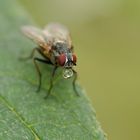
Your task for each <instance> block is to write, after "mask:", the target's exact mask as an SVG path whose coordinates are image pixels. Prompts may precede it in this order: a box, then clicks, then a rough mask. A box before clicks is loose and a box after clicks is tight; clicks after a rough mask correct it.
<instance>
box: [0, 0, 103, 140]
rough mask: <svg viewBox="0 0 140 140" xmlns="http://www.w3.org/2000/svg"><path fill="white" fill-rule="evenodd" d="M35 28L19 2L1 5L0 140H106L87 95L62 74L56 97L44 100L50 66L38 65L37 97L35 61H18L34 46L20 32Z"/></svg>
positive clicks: (4, 0)
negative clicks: (39, 76)
mask: <svg viewBox="0 0 140 140" xmlns="http://www.w3.org/2000/svg"><path fill="white" fill-rule="evenodd" d="M26 24H33V22H32V21H31V19H30V17H29V15H28V14H27V13H26V11H25V10H23V8H22V7H21V6H20V5H19V4H18V3H17V2H16V1H15V0H12V1H9V0H0V139H1V140H34V139H35V140H105V139H106V138H105V136H104V132H103V131H102V129H101V128H100V125H99V123H98V121H97V120H96V114H95V111H94V109H93V108H92V106H91V105H90V103H89V101H88V99H87V97H86V95H85V93H84V91H83V90H82V88H81V87H80V86H79V85H77V89H78V92H79V93H80V97H77V96H76V95H75V93H74V91H73V88H72V79H70V80H65V79H63V78H62V76H61V72H62V70H61V69H59V70H58V72H57V74H56V76H55V80H54V88H53V90H52V94H51V95H50V96H49V98H48V99H47V100H44V98H43V97H44V96H45V95H46V92H47V89H48V87H49V80H50V76H51V71H52V66H48V65H42V64H40V68H41V71H42V73H43V82H42V83H43V84H42V88H41V91H40V92H39V93H36V89H37V86H38V77H37V73H36V70H35V67H34V65H33V63H32V61H31V60H29V61H20V60H19V58H20V57H22V56H25V55H26V56H28V55H29V54H30V52H31V50H32V49H33V48H34V47H35V44H33V43H32V42H31V41H29V40H28V39H26V38H25V37H24V36H23V35H22V33H21V32H20V28H21V26H22V25H26Z"/></svg>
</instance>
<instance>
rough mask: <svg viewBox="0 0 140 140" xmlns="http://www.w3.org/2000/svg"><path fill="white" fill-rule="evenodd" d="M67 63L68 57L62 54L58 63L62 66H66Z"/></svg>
mask: <svg viewBox="0 0 140 140" xmlns="http://www.w3.org/2000/svg"><path fill="white" fill-rule="evenodd" d="M65 62H66V55H65V54H60V56H59V57H58V63H59V65H60V66H64V64H65Z"/></svg>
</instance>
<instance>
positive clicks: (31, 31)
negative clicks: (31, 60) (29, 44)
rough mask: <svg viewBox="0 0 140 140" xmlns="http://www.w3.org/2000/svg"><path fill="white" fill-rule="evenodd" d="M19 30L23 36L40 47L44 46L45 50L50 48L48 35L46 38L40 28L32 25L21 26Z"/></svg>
mask: <svg viewBox="0 0 140 140" xmlns="http://www.w3.org/2000/svg"><path fill="white" fill-rule="evenodd" d="M21 30H22V32H23V33H24V35H25V36H27V37H28V38H30V39H31V40H33V41H34V42H35V43H36V44H38V45H39V46H40V47H42V48H44V49H45V50H46V51H49V50H50V42H49V37H48V38H47V36H46V35H45V34H44V33H43V31H42V30H41V29H39V28H37V27H34V26H23V27H22V28H21ZM46 38H47V39H46Z"/></svg>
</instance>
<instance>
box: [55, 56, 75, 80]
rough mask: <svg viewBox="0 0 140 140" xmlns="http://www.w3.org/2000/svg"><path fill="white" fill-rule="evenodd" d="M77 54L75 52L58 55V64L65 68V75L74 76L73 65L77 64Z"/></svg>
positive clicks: (67, 76) (66, 76)
mask: <svg viewBox="0 0 140 140" xmlns="http://www.w3.org/2000/svg"><path fill="white" fill-rule="evenodd" d="M76 61H77V58H76V55H75V54H73V53H62V54H60V55H59V56H58V64H59V65H60V66H61V67H63V68H64V70H63V77H64V78H66V79H67V78H70V77H72V76H73V70H72V67H73V66H76Z"/></svg>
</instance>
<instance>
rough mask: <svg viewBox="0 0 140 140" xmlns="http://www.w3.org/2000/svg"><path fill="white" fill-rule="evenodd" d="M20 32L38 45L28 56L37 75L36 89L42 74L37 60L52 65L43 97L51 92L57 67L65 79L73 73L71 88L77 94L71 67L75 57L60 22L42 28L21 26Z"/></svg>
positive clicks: (65, 31) (73, 64)
mask: <svg viewBox="0 0 140 140" xmlns="http://www.w3.org/2000/svg"><path fill="white" fill-rule="evenodd" d="M22 32H23V33H24V35H25V36H27V37H28V38H29V39H31V40H33V41H34V42H35V43H36V44H37V46H38V47H36V48H34V49H33V50H32V53H31V55H30V56H29V58H33V62H34V64H35V67H36V70H37V73H38V75H39V85H38V91H39V90H40V88H41V77H42V74H41V71H40V69H39V66H38V63H37V62H41V63H45V64H50V65H52V66H53V70H52V76H51V79H50V87H49V89H48V93H47V95H46V96H45V98H47V97H48V96H49V95H50V93H51V90H52V88H53V79H54V75H55V72H56V70H57V68H58V67H62V68H63V77H64V78H65V79H68V78H70V77H72V76H73V75H74V79H73V89H74V91H75V93H76V94H77V95H78V93H77V91H76V86H75V81H76V79H77V72H76V71H75V70H74V69H73V66H76V61H77V57H76V55H75V54H74V52H73V45H72V42H71V38H70V33H69V31H68V29H67V28H66V27H65V26H63V25H61V24H58V23H51V24H48V25H47V26H46V27H45V28H44V29H43V30H41V29H39V28H37V27H34V26H23V27H22ZM36 51H37V52H38V53H39V54H41V56H42V57H43V59H41V58H38V57H35V56H34V54H35V52H36Z"/></svg>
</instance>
